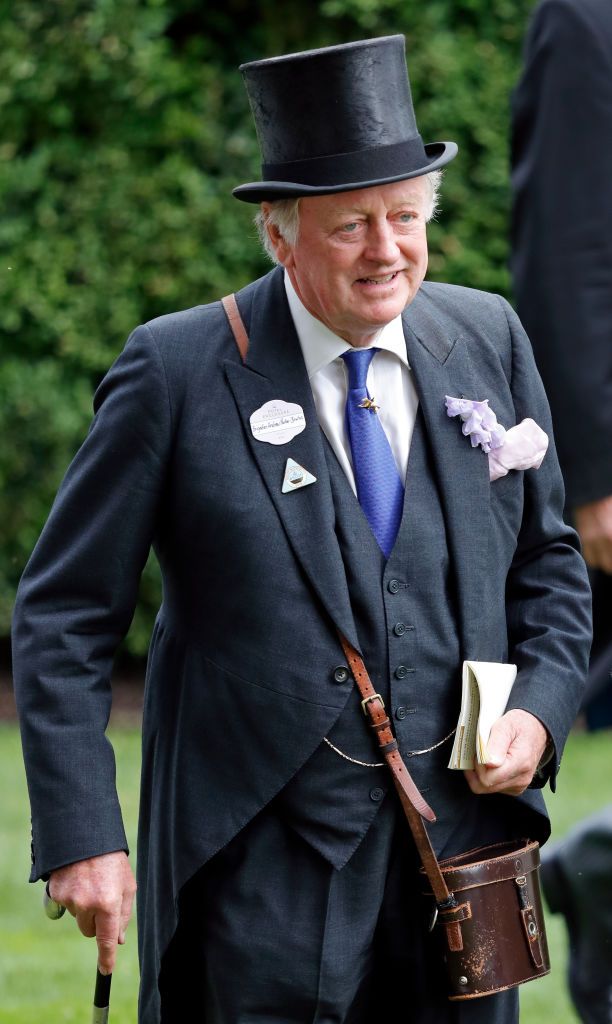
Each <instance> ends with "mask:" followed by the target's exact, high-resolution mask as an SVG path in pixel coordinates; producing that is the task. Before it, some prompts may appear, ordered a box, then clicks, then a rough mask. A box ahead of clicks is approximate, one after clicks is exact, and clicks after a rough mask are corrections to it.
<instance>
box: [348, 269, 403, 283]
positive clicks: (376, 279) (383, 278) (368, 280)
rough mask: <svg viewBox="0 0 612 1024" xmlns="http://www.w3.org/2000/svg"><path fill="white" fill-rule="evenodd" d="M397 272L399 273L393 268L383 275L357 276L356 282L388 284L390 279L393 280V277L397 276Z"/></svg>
mask: <svg viewBox="0 0 612 1024" xmlns="http://www.w3.org/2000/svg"><path fill="white" fill-rule="evenodd" d="M398 274H399V270H395V271H394V272H393V273H392V274H384V276H380V277H359V278H357V283H358V284H390V283H391V281H394V280H395V278H396V277H397V275H398Z"/></svg>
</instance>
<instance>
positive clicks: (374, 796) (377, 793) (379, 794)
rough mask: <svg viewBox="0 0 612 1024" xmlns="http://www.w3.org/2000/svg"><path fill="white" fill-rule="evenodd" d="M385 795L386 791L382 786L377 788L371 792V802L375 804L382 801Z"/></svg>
mask: <svg viewBox="0 0 612 1024" xmlns="http://www.w3.org/2000/svg"><path fill="white" fill-rule="evenodd" d="M384 795H385V791H384V789H381V788H380V786H375V787H374V789H371V790H370V800H373V801H374V803H375V804H377V803H378V802H379V801H380V800H382V798H383V796H384Z"/></svg>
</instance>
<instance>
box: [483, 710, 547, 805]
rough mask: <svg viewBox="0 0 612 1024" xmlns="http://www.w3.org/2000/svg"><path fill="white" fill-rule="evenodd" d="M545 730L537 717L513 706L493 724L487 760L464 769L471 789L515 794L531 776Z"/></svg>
mask: <svg viewBox="0 0 612 1024" xmlns="http://www.w3.org/2000/svg"><path fill="white" fill-rule="evenodd" d="M547 741H548V733H547V732H546V729H545V728H544V726H543V725H542V723H541V722H540V720H539V718H536V717H535V715H531V714H530V713H529V712H528V711H522V710H521V709H520V708H515V709H513V710H512V711H507V712H506V714H505V715H503V716H502V717H501V718H498V720H497V721H496V722H494V724H493V728H492V729H491V735H490V737H489V742H488V743H487V756H488V760H487V763H486V765H485V764H477V765H476V767H475V768H474V769H473V770H470V771H466V773H465V776H466V778H467V781H468V784H469V787H470V789H471V790H472V792H473V793H508V794H510V795H511V796H519V795H520V794H521V793H523V792H524V790H526V789H527V786H528V785H529V783H530V782H531V780H532V779H533V776H534V774H535V771H536V768H537V767H538V764H539V763H540V760H541V758H542V754H543V753H544V750H545V748H546V744H547Z"/></svg>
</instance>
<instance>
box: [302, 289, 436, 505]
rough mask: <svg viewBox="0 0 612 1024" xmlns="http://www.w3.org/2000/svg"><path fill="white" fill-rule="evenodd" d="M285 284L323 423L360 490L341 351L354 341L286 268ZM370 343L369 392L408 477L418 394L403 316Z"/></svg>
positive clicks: (402, 473) (400, 467)
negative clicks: (325, 319) (330, 323)
mask: <svg viewBox="0 0 612 1024" xmlns="http://www.w3.org/2000/svg"><path fill="white" fill-rule="evenodd" d="M285 289H286V292H287V300H288V302H289V309H290V310H291V316H292V317H293V323H294V324H295V329H296V331H297V336H298V338H299V342H300V346H301V348H302V354H303V356H304V362H305V363H306V370H307V372H308V379H309V381H310V386H311V388H312V393H313V396H314V401H315V406H316V409H317V415H318V417H319V423H320V425H321V427H322V429H323V431H324V432H325V436H326V437H327V440H328V441H329V443H330V444H331V446H332V448H333V449H334V452H335V454H336V456H337V458H338V461H339V463H340V465H341V467H342V469H343V470H344V472H345V473H346V476H347V479H348V481H349V483H350V485H351V487H352V488H353V491H354V493H355V494H356V493H357V490H356V487H355V477H354V475H353V465H352V459H351V446H350V443H349V439H348V436H347V432H346V424H345V419H344V410H345V406H346V392H347V380H348V374H347V368H346V364H345V362H344V360H343V359H341V358H340V357H341V355H342V353H343V352H348V351H350V349H351V346H350V345H349V343H348V342H347V341H344V340H343V339H342V338H339V337H338V335H337V334H334V333H333V332H332V331H330V330H329V328H328V327H326V326H325V324H323V323H321V321H320V320H317V319H316V317H314V316H313V315H312V313H309V312H308V310H307V309H306V307H305V306H304V305H303V304H302V302H301V300H300V299H299V298H298V296H297V294H296V291H295V289H294V287H293V285H292V284H291V280H290V278H289V275H288V274H287V272H286V271H285ZM366 347H367V348H378V349H380V352H378V353H377V354H376V355H375V356H374V358H373V360H372V362H371V363H370V368H369V370H368V378H367V387H368V392H369V394H370V395H371V396H372V398H373V399H374V401H375V402H376V404H377V405H378V406H379V409H378V418H379V420H380V422H381V424H382V426H383V428H384V431H385V433H386V435H387V437H388V439H389V443H390V445H391V450H392V452H393V456H394V458H395V462H396V464H397V468H398V471H399V474H400V478H401V480H402V482H403V481H404V480H405V479H406V468H407V466H408V454H409V452H410V441H411V438H412V431H413V429H414V421H415V418H416V413H417V408H418V404H419V400H418V397H417V393H416V390H415V387H414V381H413V379H412V372H411V370H410V366H409V364H408V357H407V355H406V341H405V338H404V330H403V327H402V318H401V316H398V317H396V318H395V320H392V321H391V323H390V324H387V325H386V326H385V327H383V328H382V329H381V330H380V331H379V332H378V333H377V334H376V336H375V337H374V338H373V339H372V341H371V342H370V344H369V345H368V346H366Z"/></svg>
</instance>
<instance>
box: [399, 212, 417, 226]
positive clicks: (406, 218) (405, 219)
mask: <svg viewBox="0 0 612 1024" xmlns="http://www.w3.org/2000/svg"><path fill="white" fill-rule="evenodd" d="M415 216H416V214H414V213H400V215H399V219H400V221H401V222H402V224H409V223H410V221H411V220H414V218H415Z"/></svg>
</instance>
